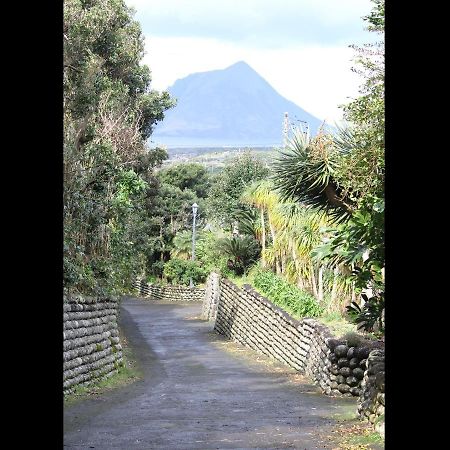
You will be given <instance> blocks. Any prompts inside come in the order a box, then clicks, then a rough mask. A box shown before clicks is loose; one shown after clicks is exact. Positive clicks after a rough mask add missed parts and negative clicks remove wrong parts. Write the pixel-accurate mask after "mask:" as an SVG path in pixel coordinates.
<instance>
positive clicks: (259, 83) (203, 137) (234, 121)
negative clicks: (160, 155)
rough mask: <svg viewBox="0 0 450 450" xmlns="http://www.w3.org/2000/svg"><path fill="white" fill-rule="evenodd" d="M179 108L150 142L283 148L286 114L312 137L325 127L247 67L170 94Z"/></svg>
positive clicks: (204, 77) (178, 85)
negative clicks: (302, 122)
mask: <svg viewBox="0 0 450 450" xmlns="http://www.w3.org/2000/svg"><path fill="white" fill-rule="evenodd" d="M168 91H169V92H170V94H171V95H172V96H173V97H175V98H176V99H177V106H176V107H175V108H173V109H171V110H169V111H167V112H166V114H165V118H164V120H163V121H162V122H161V123H159V124H158V125H157V126H156V127H155V130H154V132H153V135H152V141H153V142H156V143H158V144H166V145H167V146H168V147H170V146H176V145H179V146H181V145H183V144H184V145H186V146H188V145H192V146H210V145H222V146H227V145H228V146H241V145H242V146H243V145H246V146H252V145H254V146H256V145H281V143H282V139H283V120H284V113H285V112H287V113H288V114H289V119H290V120H291V122H292V123H295V122H296V121H298V120H300V121H306V122H307V123H308V125H309V129H310V132H311V134H312V135H314V134H316V132H317V129H318V128H319V127H320V125H321V124H322V122H321V121H320V120H319V119H317V118H316V117H314V116H312V115H311V114H309V113H307V112H306V111H305V110H303V109H302V108H300V107H299V106H297V105H296V104H295V103H293V102H291V101H289V100H287V99H286V98H284V97H282V96H281V95H280V94H278V92H277V91H275V89H274V88H273V87H272V86H271V85H270V84H269V83H268V82H267V81H265V80H264V78H262V77H261V76H260V75H259V74H258V73H257V72H256V71H255V70H253V69H252V68H251V67H250V66H249V65H248V64H247V63H245V62H243V61H241V62H238V63H236V64H233V65H232V66H230V67H227V68H226V69H223V70H213V71H209V72H201V73H194V74H191V75H188V76H187V77H185V78H182V79H180V80H177V81H176V82H175V83H174V84H173V86H171V87H169V88H168Z"/></svg>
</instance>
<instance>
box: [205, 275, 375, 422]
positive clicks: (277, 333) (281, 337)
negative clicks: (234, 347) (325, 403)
mask: <svg viewBox="0 0 450 450" xmlns="http://www.w3.org/2000/svg"><path fill="white" fill-rule="evenodd" d="M203 314H204V318H205V319H206V320H215V325H214V330H215V331H217V332H218V333H220V334H222V335H224V336H226V337H227V338H229V339H231V340H233V341H236V342H239V343H241V344H243V345H245V346H247V347H249V348H252V349H253V350H256V351H258V352H260V353H262V354H264V355H267V356H269V357H272V358H275V359H277V360H278V361H281V362H283V363H285V364H287V365H288V366H290V367H292V368H294V369H296V370H298V371H300V372H301V373H304V374H305V375H307V376H308V377H309V378H311V380H312V381H313V382H314V383H315V384H317V385H319V386H320V388H321V390H322V392H323V393H325V394H327V395H336V396H348V397H352V396H356V397H360V399H363V398H364V401H365V402H366V403H364V405H365V406H364V411H366V409H367V408H368V409H369V410H370V411H372V410H375V411H383V410H382V408H380V407H378V406H372V403H373V402H375V401H380V402H381V398H382V401H383V402H384V395H383V397H378V393H377V396H375V397H374V398H372V397H373V396H372V397H370V399H368V398H366V397H367V393H366V392H367V389H368V386H369V384H370V383H372V382H373V381H374V379H373V377H370V376H369V378H367V377H368V375H367V374H368V373H369V372H368V370H369V367H367V370H366V366H367V364H368V362H369V361H371V360H370V357H371V355H375V354H377V353H376V352H377V351H378V352H379V350H374V348H376V347H377V346H380V345H381V344H380V343H376V342H374V343H370V344H368V342H367V341H360V342H358V341H355V342H351V341H346V340H343V339H337V338H336V337H335V336H333V334H332V333H331V331H330V330H329V329H328V328H327V327H326V326H325V325H323V324H321V323H320V322H318V321H317V320H315V319H311V318H303V319H302V320H295V319H293V318H292V317H291V316H290V315H289V314H287V313H286V312H285V311H283V310H282V309H280V308H279V307H277V306H276V305H274V304H273V303H271V302H270V301H269V300H268V299H267V298H265V297H263V296H261V295H260V294H258V293H257V292H256V291H254V290H253V289H252V287H251V286H249V285H244V286H243V287H242V289H240V288H238V287H237V286H236V285H234V284H233V283H231V282H230V281H229V280H227V279H220V281H219V277H218V275H217V274H215V275H214V276H210V277H208V282H207V287H206V295H205V300H204V304H203ZM377 361H378V360H377ZM370 367H372V366H370ZM377 368H378V369H380V368H381V366H377ZM383 370H384V366H383ZM383 375H384V372H383ZM363 380H366V381H365V382H364V381H363ZM383 389H384V387H383ZM372 391H373V389H372ZM372 391H371V392H372ZM373 392H374V391H373ZM383 392H384V391H383ZM371 395H372V394H371ZM364 396H366V397H364ZM375 399H380V400H375ZM374 408H375V409H374ZM372 414H373V413H372ZM380 414H381V412H380Z"/></svg>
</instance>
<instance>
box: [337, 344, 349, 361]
mask: <svg viewBox="0 0 450 450" xmlns="http://www.w3.org/2000/svg"><path fill="white" fill-rule="evenodd" d="M347 353H348V347H347V346H346V345H344V344H340V345H337V346H336V347H335V349H334V354H335V355H336V356H337V357H338V358H343V357H346V356H347Z"/></svg>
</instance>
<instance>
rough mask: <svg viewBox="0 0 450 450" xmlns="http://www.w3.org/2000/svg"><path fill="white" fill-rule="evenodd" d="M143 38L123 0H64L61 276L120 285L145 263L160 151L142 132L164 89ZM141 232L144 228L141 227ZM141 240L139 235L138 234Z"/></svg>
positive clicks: (82, 284) (162, 104)
mask: <svg viewBox="0 0 450 450" xmlns="http://www.w3.org/2000/svg"><path fill="white" fill-rule="evenodd" d="M143 54H144V39H143V36H142V33H141V29H140V26H139V24H138V23H137V22H136V21H134V20H133V18H132V12H131V10H130V9H129V8H127V7H126V5H125V3H124V1H123V0H102V1H100V0H90V1H81V0H65V2H64V199H63V200H64V284H65V287H66V288H68V289H71V290H77V291H82V292H89V293H97V294H98V293H103V292H110V291H114V290H115V289H119V290H120V289H124V288H126V286H127V284H128V283H129V282H130V281H131V278H132V275H133V274H134V273H137V272H138V271H140V270H141V269H142V266H143V264H144V256H143V250H144V249H143V248H141V247H139V244H138V242H137V241H139V240H140V241H145V238H143V237H142V235H141V234H142V233H141V232H142V231H143V230H142V228H144V225H143V224H142V220H144V219H145V217H148V210H147V211H146V204H145V201H146V199H147V198H148V197H149V195H150V196H151V195H152V194H155V192H152V189H154V187H155V185H154V183H153V181H154V180H153V179H152V176H151V172H152V169H153V167H155V166H157V165H158V164H160V163H161V161H162V160H163V159H164V158H165V157H167V154H165V152H164V151H163V150H162V149H155V150H153V151H152V150H149V149H147V148H146V144H145V142H146V140H147V138H148V137H149V136H150V135H151V132H152V129H153V126H154V124H156V123H157V122H158V121H160V120H162V119H163V117H164V111H165V110H166V109H168V108H170V107H171V106H173V101H172V100H171V99H170V97H169V95H168V93H167V92H163V93H159V92H156V91H153V90H151V89H150V82H151V76H150V70H149V69H148V67H146V66H144V65H140V61H141V59H142V57H143ZM147 236H148V234H147ZM141 244H143V245H144V247H145V242H141Z"/></svg>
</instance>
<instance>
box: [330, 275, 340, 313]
mask: <svg viewBox="0 0 450 450" xmlns="http://www.w3.org/2000/svg"><path fill="white" fill-rule="evenodd" d="M338 274H339V267H338V266H336V267H335V268H334V269H333V287H332V289H331V304H332V305H334V301H335V300H336V291H337V277H338Z"/></svg>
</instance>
